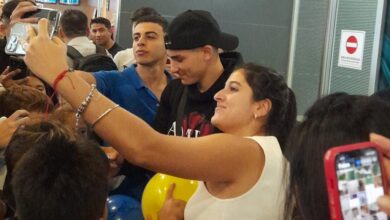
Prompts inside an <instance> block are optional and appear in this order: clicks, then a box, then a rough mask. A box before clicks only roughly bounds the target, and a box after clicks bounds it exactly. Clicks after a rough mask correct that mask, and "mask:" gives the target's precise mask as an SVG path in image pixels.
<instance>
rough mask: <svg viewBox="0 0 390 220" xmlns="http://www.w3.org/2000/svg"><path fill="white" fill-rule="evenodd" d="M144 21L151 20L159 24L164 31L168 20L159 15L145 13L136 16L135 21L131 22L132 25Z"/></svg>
mask: <svg viewBox="0 0 390 220" xmlns="http://www.w3.org/2000/svg"><path fill="white" fill-rule="evenodd" d="M145 22H151V23H155V24H158V25H160V26H161V27H162V29H163V31H164V32H165V31H166V30H167V27H168V21H167V20H166V19H165V18H163V17H162V16H161V15H145V16H143V17H140V18H138V19H137V21H135V22H134V23H133V24H134V26H137V25H138V24H140V23H145Z"/></svg>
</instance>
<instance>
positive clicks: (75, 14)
mask: <svg viewBox="0 0 390 220" xmlns="http://www.w3.org/2000/svg"><path fill="white" fill-rule="evenodd" d="M60 27H61V28H62V30H63V32H64V34H65V36H66V37H68V38H74V37H80V36H86V34H87V30H88V18H87V16H86V15H85V14H84V12H82V11H80V10H76V9H67V10H65V11H64V13H62V15H61V18H60Z"/></svg>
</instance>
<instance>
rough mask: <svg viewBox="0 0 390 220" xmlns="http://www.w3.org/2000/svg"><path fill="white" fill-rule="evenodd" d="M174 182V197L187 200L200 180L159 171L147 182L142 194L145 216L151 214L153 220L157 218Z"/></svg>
mask: <svg viewBox="0 0 390 220" xmlns="http://www.w3.org/2000/svg"><path fill="white" fill-rule="evenodd" d="M172 183H175V184H176V187H175V190H174V191H173V198H175V199H181V200H184V201H186V202H187V201H188V199H190V197H191V196H192V194H194V192H195V190H196V187H197V186H198V182H197V181H194V180H187V179H182V178H179V177H174V176H170V175H165V174H161V173H157V174H156V175H154V176H153V177H152V178H151V179H150V180H149V182H148V184H146V187H145V189H144V192H143V194H142V200H141V206H142V214H143V215H144V218H146V217H147V216H151V217H152V220H157V213H158V211H159V210H160V209H161V207H162V205H163V203H164V200H165V196H166V194H167V190H168V188H169V186H170V185H171V184H172Z"/></svg>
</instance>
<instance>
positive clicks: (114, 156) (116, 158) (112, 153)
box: [101, 147, 124, 177]
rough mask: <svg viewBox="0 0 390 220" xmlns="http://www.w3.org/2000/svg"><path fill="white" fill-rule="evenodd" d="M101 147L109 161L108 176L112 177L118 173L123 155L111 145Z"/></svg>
mask: <svg viewBox="0 0 390 220" xmlns="http://www.w3.org/2000/svg"><path fill="white" fill-rule="evenodd" d="M101 149H102V150H103V151H104V153H106V156H107V158H108V161H109V165H110V167H109V168H110V170H109V172H108V173H109V176H110V177H114V176H116V175H117V174H118V172H119V170H120V169H121V167H122V164H123V162H124V159H123V157H122V156H121V155H120V154H119V152H118V151H116V150H115V149H114V148H112V147H101Z"/></svg>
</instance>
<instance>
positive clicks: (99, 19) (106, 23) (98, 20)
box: [89, 17, 111, 29]
mask: <svg viewBox="0 0 390 220" xmlns="http://www.w3.org/2000/svg"><path fill="white" fill-rule="evenodd" d="M93 24H103V25H104V26H105V27H106V28H107V29H110V28H111V22H110V20H108V19H107V18H103V17H97V18H94V19H92V20H91V23H90V24H89V26H90V27H91V26H92V25H93Z"/></svg>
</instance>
